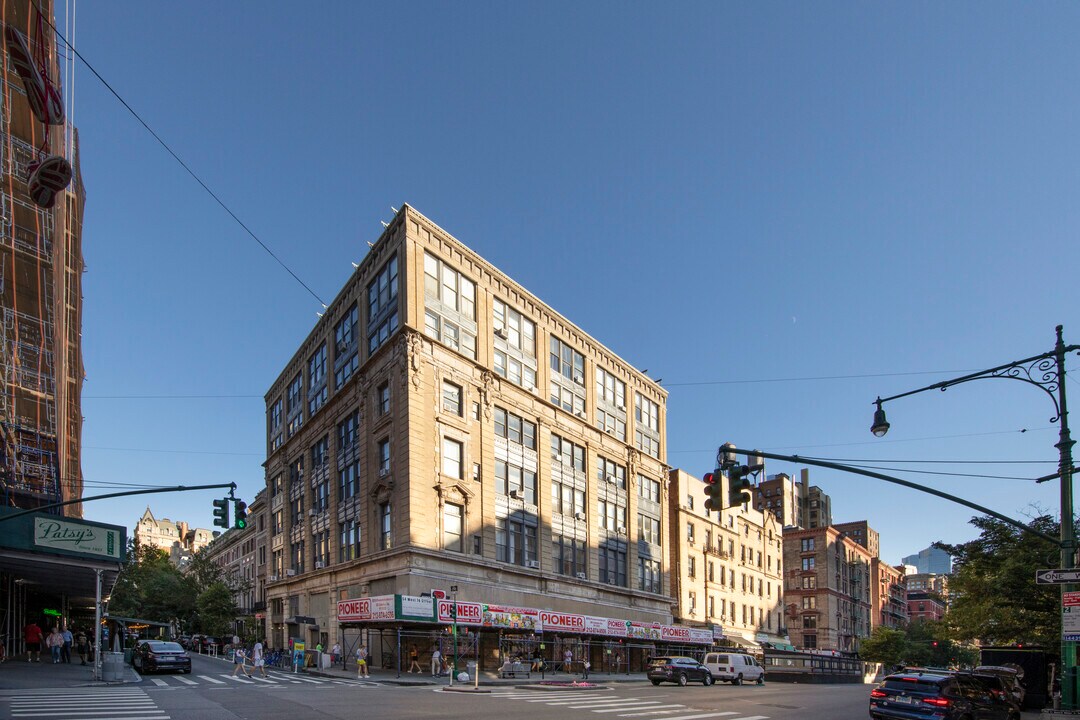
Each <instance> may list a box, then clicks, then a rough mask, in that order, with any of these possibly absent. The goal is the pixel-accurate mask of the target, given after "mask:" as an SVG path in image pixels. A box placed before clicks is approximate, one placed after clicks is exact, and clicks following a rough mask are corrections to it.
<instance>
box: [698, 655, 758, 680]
mask: <svg viewBox="0 0 1080 720" xmlns="http://www.w3.org/2000/svg"><path fill="white" fill-rule="evenodd" d="M703 664H704V665H705V667H707V668H709V672H710V673H712V676H713V677H714V678H715V679H716V680H717V681H718V682H719V681H722V680H726V681H728V682H730V683H731V684H732V685H742V683H743V681H744V680H745V681H747V682H751V681H752V682H756V683H757V684H758V685H761V684H763V683H764V682H765V668H763V667H761V665H758V661H757V660H755V659H754V656H753V655H746V654H744V653H714V652H711V653H705V660H704V661H703Z"/></svg>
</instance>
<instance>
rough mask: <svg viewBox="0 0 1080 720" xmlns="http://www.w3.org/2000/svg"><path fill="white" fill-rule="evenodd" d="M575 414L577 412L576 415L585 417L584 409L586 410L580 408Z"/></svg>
mask: <svg viewBox="0 0 1080 720" xmlns="http://www.w3.org/2000/svg"><path fill="white" fill-rule="evenodd" d="M574 414H575V415H577V416H578V417H579V418H583V417H585V411H584V410H578V411H577V412H576V413H574Z"/></svg>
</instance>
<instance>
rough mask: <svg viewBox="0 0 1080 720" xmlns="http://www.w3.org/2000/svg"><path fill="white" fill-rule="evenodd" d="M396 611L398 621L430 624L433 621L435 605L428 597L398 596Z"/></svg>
mask: <svg viewBox="0 0 1080 720" xmlns="http://www.w3.org/2000/svg"><path fill="white" fill-rule="evenodd" d="M396 610H397V619H398V620H427V621H429V622H431V621H433V620H434V619H435V603H434V601H433V600H432V599H431V597H430V596H426V597H418V596H416V595H398V596H397V608H396Z"/></svg>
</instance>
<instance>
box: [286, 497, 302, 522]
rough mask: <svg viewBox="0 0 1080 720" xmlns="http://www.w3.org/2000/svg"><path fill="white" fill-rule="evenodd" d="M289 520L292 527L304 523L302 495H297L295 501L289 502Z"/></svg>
mask: <svg viewBox="0 0 1080 720" xmlns="http://www.w3.org/2000/svg"><path fill="white" fill-rule="evenodd" d="M289 520H290V521H291V522H292V526H293V527H298V526H299V525H300V523H302V522H303V521H304V496H303V495H298V496H297V497H296V499H294V500H290V501H289Z"/></svg>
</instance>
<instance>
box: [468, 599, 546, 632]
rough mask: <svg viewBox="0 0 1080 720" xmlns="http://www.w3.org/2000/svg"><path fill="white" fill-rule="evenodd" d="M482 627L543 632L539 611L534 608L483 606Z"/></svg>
mask: <svg viewBox="0 0 1080 720" xmlns="http://www.w3.org/2000/svg"><path fill="white" fill-rule="evenodd" d="M483 625H484V627H496V628H507V629H510V630H529V631H532V632H543V629H544V625H543V623H542V622H541V621H540V611H539V610H537V609H536V608H522V607H507V606H505V605H485V606H484V615H483Z"/></svg>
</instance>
